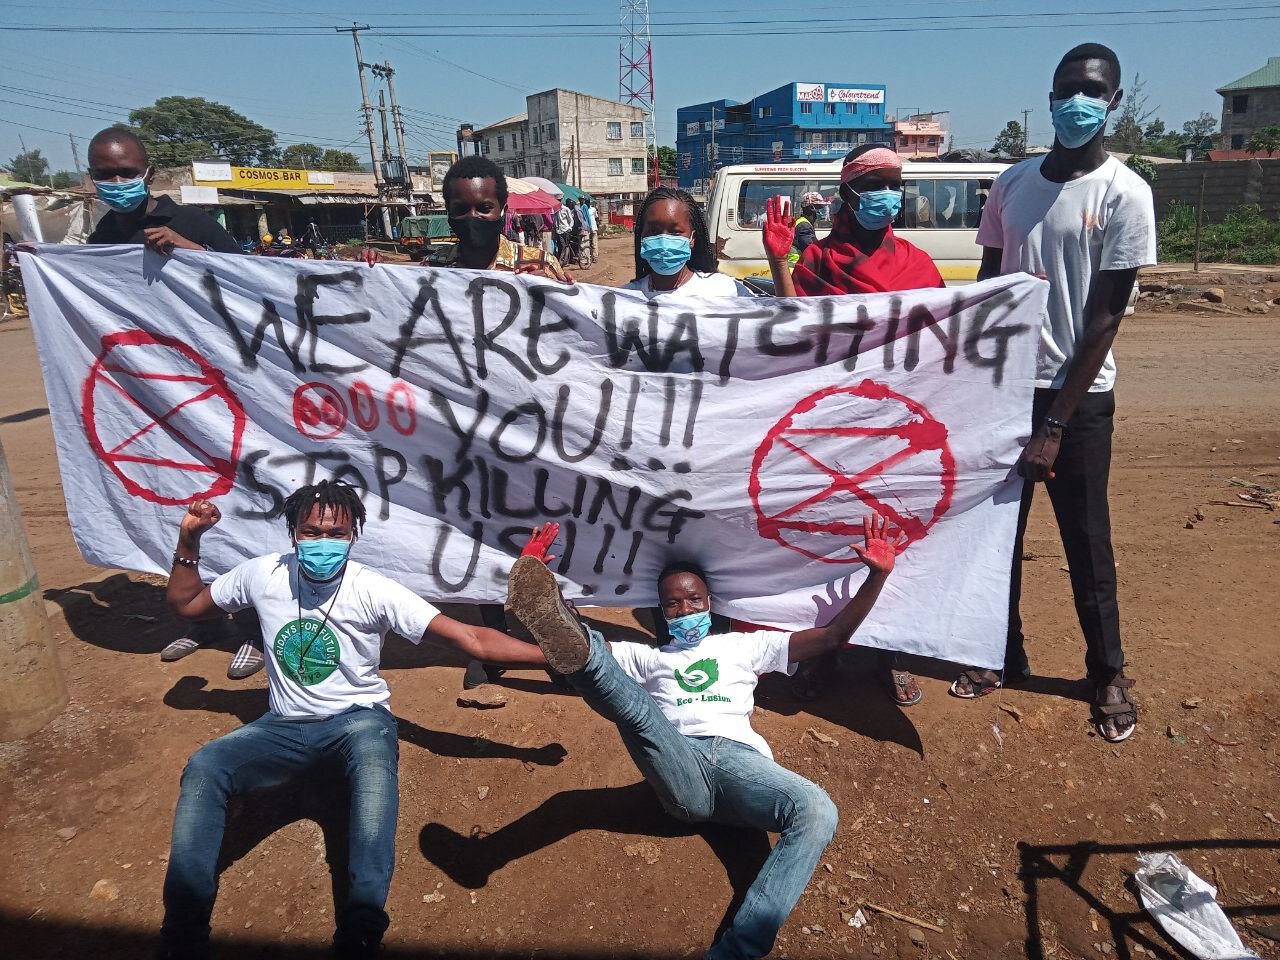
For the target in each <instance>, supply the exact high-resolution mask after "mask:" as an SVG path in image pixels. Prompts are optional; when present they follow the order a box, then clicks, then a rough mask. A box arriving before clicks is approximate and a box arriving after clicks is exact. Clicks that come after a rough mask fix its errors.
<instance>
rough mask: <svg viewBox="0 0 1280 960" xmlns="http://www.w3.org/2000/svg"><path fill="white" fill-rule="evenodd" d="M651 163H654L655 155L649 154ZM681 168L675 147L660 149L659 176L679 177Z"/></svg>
mask: <svg viewBox="0 0 1280 960" xmlns="http://www.w3.org/2000/svg"><path fill="white" fill-rule="evenodd" d="M649 162H650V163H651V164H652V163H653V154H652V153H650V154H649ZM679 175H680V168H679V165H678V163H677V161H676V148H675V147H659V148H658V176H660V177H678V176H679Z"/></svg>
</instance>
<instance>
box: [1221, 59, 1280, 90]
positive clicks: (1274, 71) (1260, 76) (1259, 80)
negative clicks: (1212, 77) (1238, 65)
mask: <svg viewBox="0 0 1280 960" xmlns="http://www.w3.org/2000/svg"><path fill="white" fill-rule="evenodd" d="M1258 87H1280V57H1267V65H1266V66H1265V67H1259V68H1258V69H1257V70H1255V71H1253V73H1247V74H1245V75H1244V76H1243V77H1241V78H1240V79H1239V80H1235V81H1232V82H1231V83H1228V84H1227V85H1226V86H1225V87H1219V88H1218V93H1224V92H1226V91H1227V90H1254V89H1257V88H1258Z"/></svg>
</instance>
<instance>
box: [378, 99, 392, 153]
mask: <svg viewBox="0 0 1280 960" xmlns="http://www.w3.org/2000/svg"><path fill="white" fill-rule="evenodd" d="M378 114H379V115H380V117H381V120H382V162H383V163H386V162H387V161H388V160H390V159H391V135H390V134H389V133H387V98H386V97H385V96H383V93H382V91H381V90H379V91H378Z"/></svg>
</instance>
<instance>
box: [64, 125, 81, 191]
mask: <svg viewBox="0 0 1280 960" xmlns="http://www.w3.org/2000/svg"><path fill="white" fill-rule="evenodd" d="M67 138H68V139H69V140H70V141H71V159H72V161H74V163H75V165H76V178H77V179H78V180H81V181H83V180H84V171H83V170H81V169H80V146H79V144H77V143H76V135H75V134H74V133H68V134H67Z"/></svg>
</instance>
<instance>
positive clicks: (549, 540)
mask: <svg viewBox="0 0 1280 960" xmlns="http://www.w3.org/2000/svg"><path fill="white" fill-rule="evenodd" d="M559 535H560V524H558V523H556V522H555V521H552V522H550V523H544V524H543V525H542V526H540V527H534V528H533V533H531V534H530V535H529V542H528V543H526V544H525V545H524V549H523V550H521V551H520V556H522V557H533V558H534V559H536V560H541V561H542V562H543V563H550V562H551V561H552V560H554V559H555V557H554V556H550V555H548V554H547V551H548V550H550V549H551V545H552V544H553V543H555V539H556V537H558V536H559Z"/></svg>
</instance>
